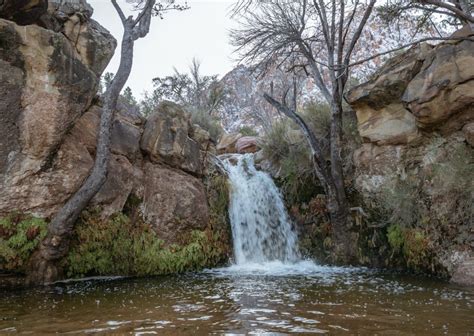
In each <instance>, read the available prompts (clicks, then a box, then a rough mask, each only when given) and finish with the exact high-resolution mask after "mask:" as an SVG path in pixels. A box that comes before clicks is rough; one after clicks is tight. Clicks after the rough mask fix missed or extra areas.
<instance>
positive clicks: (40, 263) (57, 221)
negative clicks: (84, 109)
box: [27, 18, 134, 284]
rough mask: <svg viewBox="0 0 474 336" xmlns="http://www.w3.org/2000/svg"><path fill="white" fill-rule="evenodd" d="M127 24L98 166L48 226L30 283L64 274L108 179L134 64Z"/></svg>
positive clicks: (104, 121)
mask: <svg viewBox="0 0 474 336" xmlns="http://www.w3.org/2000/svg"><path fill="white" fill-rule="evenodd" d="M126 23H127V24H124V34H123V39H122V51H121V59H120V66H119V69H118V71H117V74H116V75H115V77H114V79H113V81H112V83H111V85H110V86H109V88H108V89H107V91H106V92H105V104H104V108H103V110H102V115H101V118H100V128H99V135H98V140H97V151H96V158H95V162H94V166H93V168H92V171H91V173H90V175H89V177H88V178H87V179H86V181H85V182H84V183H83V185H82V186H81V187H80V188H79V190H78V191H77V192H76V193H75V194H74V195H73V196H72V197H71V198H70V199H69V200H68V201H67V202H66V204H65V205H64V206H63V207H62V208H61V210H59V212H58V213H57V214H56V216H55V217H54V218H53V219H52V221H51V222H50V224H49V226H48V234H47V236H46V238H45V239H44V240H43V241H42V242H41V244H40V246H39V248H38V250H37V251H36V252H35V253H34V254H33V256H32V258H31V260H30V265H29V271H28V277H27V282H28V283H30V284H47V283H51V282H53V281H55V280H57V279H58V278H59V277H60V276H61V270H60V268H59V266H58V262H59V261H60V260H61V259H62V258H63V257H65V256H66V254H67V252H68V250H69V242H70V238H71V235H72V234H73V232H74V225H75V223H76V221H77V219H78V218H79V216H80V214H81V212H82V210H84V208H85V207H86V206H87V205H88V204H89V202H90V200H91V199H92V198H93V197H94V196H95V195H96V194H97V192H98V191H99V190H100V188H101V187H102V185H103V184H104V182H105V180H106V178H107V171H108V163H109V158H110V134H111V129H112V123H113V119H114V114H115V110H116V108H117V100H118V98H119V95H120V92H121V90H122V88H123V87H124V85H125V83H126V81H127V79H128V77H129V75H130V72H131V69H132V63H133V47H134V34H133V23H134V22H133V20H131V18H129V19H127V21H126Z"/></svg>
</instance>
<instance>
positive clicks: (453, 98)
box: [347, 29, 474, 284]
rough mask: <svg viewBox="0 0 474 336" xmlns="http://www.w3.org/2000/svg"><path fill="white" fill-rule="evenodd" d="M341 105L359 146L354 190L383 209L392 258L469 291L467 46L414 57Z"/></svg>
mask: <svg viewBox="0 0 474 336" xmlns="http://www.w3.org/2000/svg"><path fill="white" fill-rule="evenodd" d="M457 34H458V35H459V34H464V36H467V35H468V34H472V32H470V31H469V30H466V29H465V31H461V32H458V33H457ZM460 36H462V35H460ZM347 99H348V101H349V103H350V104H351V106H352V107H353V108H354V110H355V111H356V113H357V119H358V128H359V132H360V135H361V137H362V140H363V144H362V147H360V148H359V149H358V150H357V151H356V152H355V153H354V164H355V166H356V173H355V188H356V189H357V190H358V191H359V192H360V194H361V195H362V196H363V198H364V201H365V202H366V204H370V205H372V206H374V207H379V209H383V210H382V212H384V217H385V218H387V219H388V222H387V223H386V224H385V225H389V227H388V240H389V243H390V245H391V248H392V249H393V251H394V252H395V254H396V253H399V254H400V258H401V259H402V260H404V261H405V262H406V264H407V266H408V267H410V268H412V269H415V270H425V271H428V272H434V273H437V274H444V275H447V276H450V277H451V276H452V279H453V281H455V282H458V283H465V284H474V269H473V267H472V265H473V264H472V258H473V257H474V207H473V204H474V203H473V200H474V182H473V181H474V150H473V143H472V136H473V135H472V130H473V122H474V42H472V41H469V40H460V41H453V42H444V43H441V44H438V45H436V46H432V45H428V44H421V45H418V46H416V47H413V48H411V49H410V50H408V51H407V52H405V53H404V54H402V55H400V56H397V57H395V58H393V59H391V60H389V61H388V62H387V63H386V64H385V65H384V66H383V67H381V68H380V69H379V70H378V71H377V73H376V74H375V75H374V76H373V77H372V78H371V79H370V80H369V81H368V82H366V83H364V84H362V85H360V86H358V87H355V88H354V89H352V90H351V91H350V92H349V94H348V95H347Z"/></svg>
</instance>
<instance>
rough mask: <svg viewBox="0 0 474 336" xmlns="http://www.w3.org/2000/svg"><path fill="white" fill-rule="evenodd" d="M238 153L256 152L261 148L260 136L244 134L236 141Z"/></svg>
mask: <svg viewBox="0 0 474 336" xmlns="http://www.w3.org/2000/svg"><path fill="white" fill-rule="evenodd" d="M235 149H236V150H237V153H240V154H244V153H255V152H257V151H258V150H259V145H258V138H257V137H254V136H244V137H241V138H240V139H238V140H237V142H236V143H235Z"/></svg>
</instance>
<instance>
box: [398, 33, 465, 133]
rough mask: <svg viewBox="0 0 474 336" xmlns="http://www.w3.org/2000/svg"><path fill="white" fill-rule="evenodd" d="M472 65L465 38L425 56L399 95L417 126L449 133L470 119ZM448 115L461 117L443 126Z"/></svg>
mask: <svg viewBox="0 0 474 336" xmlns="http://www.w3.org/2000/svg"><path fill="white" fill-rule="evenodd" d="M473 64H474V42H472V41H468V40H466V41H457V42H454V43H443V44H441V45H439V46H437V47H436V48H434V49H433V50H432V51H431V52H430V53H429V54H428V55H427V56H426V58H425V60H424V62H423V66H422V68H421V69H420V71H419V72H418V73H417V74H416V76H415V77H414V78H413V79H412V80H411V81H410V83H409V84H408V86H407V88H406V90H405V92H404V94H403V97H402V100H403V103H404V104H405V105H406V106H407V107H408V109H409V110H410V111H411V112H412V113H413V115H414V116H415V117H416V120H417V121H418V124H419V126H420V127H422V128H440V129H442V130H443V131H445V132H452V131H456V130H459V129H460V128H461V127H462V125H463V124H464V123H465V122H466V120H468V119H474V67H473ZM457 114H460V115H457ZM463 114H464V115H463ZM451 117H453V118H456V119H461V120H460V122H459V123H455V122H454V123H453V121H452V122H451V123H449V124H448V125H446V121H447V120H448V119H450V118H451ZM447 126H449V127H447Z"/></svg>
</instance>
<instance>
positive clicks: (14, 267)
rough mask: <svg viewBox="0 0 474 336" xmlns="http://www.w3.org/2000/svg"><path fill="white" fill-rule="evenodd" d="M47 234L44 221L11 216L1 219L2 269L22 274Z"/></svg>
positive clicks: (0, 250) (0, 249)
mask: <svg viewBox="0 0 474 336" xmlns="http://www.w3.org/2000/svg"><path fill="white" fill-rule="evenodd" d="M46 233H47V224H46V222H45V221H44V220H43V219H40V218H35V217H31V216H24V215H17V214H11V215H9V216H7V217H4V218H2V219H0V269H3V270H7V271H16V272H21V271H24V270H25V267H26V265H27V262H28V260H29V259H30V256H31V254H32V253H33V251H34V250H35V249H36V247H37V246H38V244H39V243H40V242H41V241H42V240H43V239H44V237H45V236H46Z"/></svg>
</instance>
